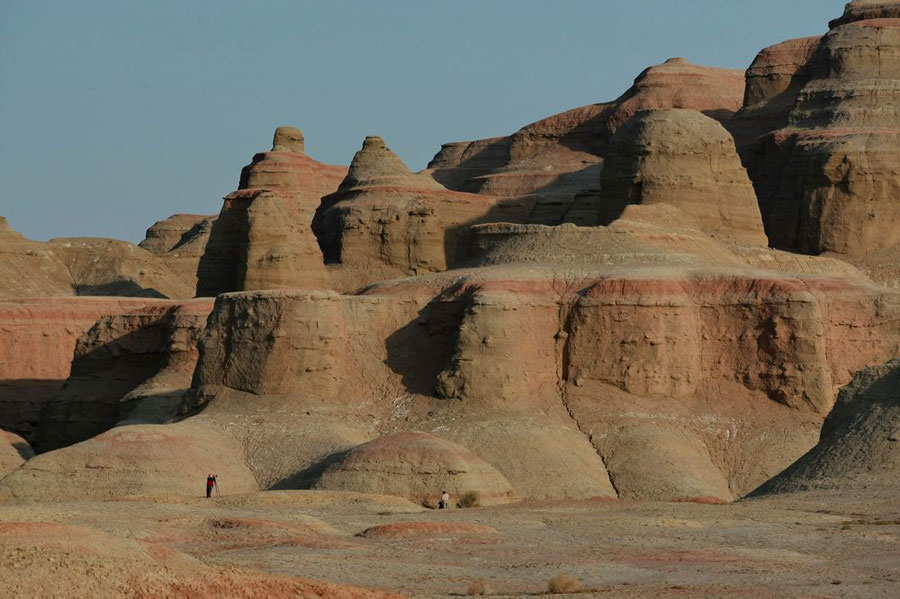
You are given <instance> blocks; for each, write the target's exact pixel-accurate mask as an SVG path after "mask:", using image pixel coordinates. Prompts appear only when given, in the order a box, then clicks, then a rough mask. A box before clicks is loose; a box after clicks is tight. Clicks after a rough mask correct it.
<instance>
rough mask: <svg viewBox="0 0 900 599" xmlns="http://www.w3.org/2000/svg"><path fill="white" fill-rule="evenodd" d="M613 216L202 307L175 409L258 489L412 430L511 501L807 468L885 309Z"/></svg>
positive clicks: (868, 288) (737, 252)
mask: <svg viewBox="0 0 900 599" xmlns="http://www.w3.org/2000/svg"><path fill="white" fill-rule="evenodd" d="M648 212H649V213H651V214H650V215H649V216H645V214H643V213H648ZM655 212H660V213H661V214H657V215H655V216H654V215H653V214H652V213H655ZM625 217H626V218H624V219H620V220H619V221H616V222H615V223H613V225H611V226H610V227H594V228H581V227H574V226H564V227H544V226H536V225H498V224H492V225H482V226H480V227H476V230H475V235H476V243H475V247H476V248H478V249H479V251H481V252H482V253H483V254H482V257H481V258H480V261H481V262H480V266H479V267H478V268H471V269H466V270H457V271H448V272H445V273H436V274H432V275H428V276H420V277H414V278H409V279H401V280H397V281H393V282H387V283H379V284H375V285H371V286H369V287H368V288H366V289H365V290H364V291H363V292H361V293H360V294H357V295H343V296H342V295H337V294H333V293H323V292H317V293H311V292H298V291H289V290H285V291H281V292H258V293H236V294H227V295H224V296H220V297H219V298H218V300H217V303H216V307H215V309H214V310H213V313H212V315H211V317H210V321H209V328H208V331H207V334H206V337H205V338H204V341H203V343H202V345H201V347H202V352H201V358H200V361H199V363H198V368H197V372H196V375H195V377H194V387H195V388H194V391H193V392H192V394H193V395H192V397H193V398H194V399H193V404H192V407H204V409H203V413H202V415H203V417H205V418H211V419H213V420H214V421H216V422H220V423H222V426H228V427H229V430H232V432H233V434H234V435H235V436H236V437H237V438H239V439H242V442H243V443H244V444H245V446H246V447H247V458H248V465H249V466H250V468H251V469H252V470H253V471H254V473H255V475H256V476H257V478H258V479H259V480H260V482H261V484H262V485H263V486H264V487H275V488H289V487H292V486H297V487H306V486H309V485H312V484H315V481H317V480H319V477H321V476H322V474H321V473H323V472H328V471H329V470H328V469H329V468H335V469H338V468H340V466H339V464H340V463H341V460H342V459H343V458H344V456H345V454H346V455H348V456H349V455H351V454H352V452H353V449H352V448H353V447H355V446H357V445H360V444H361V443H363V442H365V441H370V440H372V439H377V438H379V437H382V436H383V435H386V434H388V435H389V434H393V433H397V432H403V431H422V432H426V433H429V434H430V435H433V436H435V437H439V438H441V439H444V440H447V441H451V442H453V443H455V444H457V445H459V446H462V447H464V448H466V449H467V450H469V451H471V452H473V453H474V454H475V455H477V456H478V457H479V458H480V459H482V460H484V461H485V462H486V463H487V464H489V465H490V466H491V467H493V468H494V469H496V471H497V472H499V473H500V474H501V475H502V476H503V477H504V478H505V479H506V480H507V481H508V482H509V484H510V486H511V488H512V490H513V491H514V492H515V493H516V494H517V495H519V496H522V497H532V498H546V497H581V498H584V497H592V496H619V497H634V498H648V499H682V498H690V499H702V500H706V499H708V498H714V499H715V500H720V501H721V500H730V499H733V498H735V497H738V496H740V495H742V494H744V493H746V492H748V491H749V490H751V489H753V488H755V487H756V486H757V485H759V484H760V483H761V482H762V481H764V480H766V479H768V478H769V477H771V476H773V475H774V474H776V473H777V472H779V471H780V470H782V469H783V468H784V467H786V466H787V465H788V464H789V463H790V462H792V461H793V460H795V459H796V458H797V457H799V456H800V455H802V454H803V453H804V452H805V451H807V450H808V449H809V447H811V446H812V445H813V444H814V442H815V436H816V433H817V431H818V428H819V426H820V424H821V422H822V420H823V418H824V417H825V414H827V413H828V411H829V410H830V408H831V405H832V402H833V398H834V392H835V390H836V388H837V387H838V386H840V385H843V384H844V383H846V382H847V381H848V380H849V378H850V376H851V375H852V373H853V372H854V371H855V370H858V369H859V368H861V367H864V366H865V365H867V364H872V363H877V362H879V361H883V360H884V359H886V358H888V357H890V356H892V355H894V353H896V352H898V351H900V329H898V322H900V320H898V318H897V317H898V315H900V298H898V296H897V295H896V294H894V293H890V292H887V291H886V290H883V289H878V288H876V287H873V286H872V285H871V284H870V283H868V282H867V281H866V279H865V278H864V277H863V276H862V275H860V274H859V273H856V274H853V269H852V268H851V267H849V266H847V265H846V264H843V263H841V262H838V261H829V260H826V259H823V258H812V257H803V256H795V255H791V254H783V253H781V252H775V251H772V250H769V249H766V248H763V247H757V248H752V247H747V246H744V247H735V246H731V245H728V244H727V243H725V242H722V241H717V240H716V239H715V238H712V237H710V236H708V235H707V234H705V233H703V232H702V231H701V230H699V229H698V228H689V227H688V228H678V227H677V226H676V224H677V223H678V211H677V210H675V209H674V208H672V207H668V206H658V205H657V206H631V207H629V208H628V210H626V215H625ZM565 236H571V240H566V239H565V238H564V237H565ZM479 237H483V239H480V240H478V238H479ZM519 240H521V241H523V243H518V241H519ZM542 240H546V244H545V245H541V243H542V242H543V241H542ZM554 247H555V248H559V252H558V253H553V252H551V251H547V248H554ZM473 266H474V265H473ZM764 268H768V269H769V270H763V269H764ZM777 269H783V270H782V271H781V272H779V271H778V270H777ZM788 273H790V274H788ZM385 340H386V341H385ZM723 397H727V398H728V401H723V400H722V398H723ZM237 414H242V415H244V419H245V420H247V421H252V422H253V425H252V426H251V425H250V424H249V423H242V422H240V419H238V418H237V417H236V415H237ZM262 439H265V442H263V441H262ZM300 439H302V442H300ZM373 446H376V447H377V442H376V443H374V444H373ZM278 447H282V448H287V447H290V448H293V450H292V451H293V452H294V453H293V454H290V452H287V451H284V450H281V451H279V450H278V449H277V448H278ZM348 450H350V453H349V454H347V453H346V452H347V451H348ZM354 472H357V471H356V470H354ZM354 476H355V475H354Z"/></svg>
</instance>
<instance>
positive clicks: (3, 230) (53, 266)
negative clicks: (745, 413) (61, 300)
mask: <svg viewBox="0 0 900 599" xmlns="http://www.w3.org/2000/svg"><path fill="white" fill-rule="evenodd" d="M73 294H74V291H73V289H72V275H71V273H70V272H69V271H68V269H67V268H66V265H65V264H64V263H63V262H62V261H61V260H60V259H59V258H58V257H57V255H56V254H55V252H53V250H52V249H51V248H50V247H49V244H46V243H41V242H39V241H32V240H30V239H26V238H25V237H24V236H22V234H20V233H18V232H16V231H14V230H13V229H12V228H11V227H10V226H9V223H8V222H7V221H6V218H4V217H2V216H0V298H4V299H5V298H23V297H55V296H66V295H73Z"/></svg>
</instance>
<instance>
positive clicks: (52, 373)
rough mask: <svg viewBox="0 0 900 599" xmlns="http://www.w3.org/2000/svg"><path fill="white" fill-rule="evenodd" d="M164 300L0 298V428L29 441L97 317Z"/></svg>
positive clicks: (131, 309) (60, 386) (122, 312)
mask: <svg viewBox="0 0 900 599" xmlns="http://www.w3.org/2000/svg"><path fill="white" fill-rule="evenodd" d="M163 303H164V302H163V301H161V300H147V299H129V298H99V297H79V298H44V299H32V300H17V301H4V302H0V427H3V428H5V429H7V430H10V431H13V432H15V433H17V434H19V435H21V436H22V437H24V438H26V439H28V440H33V438H34V437H33V435H34V431H35V429H36V427H37V424H38V420H39V418H40V414H41V410H42V409H43V407H44V405H45V403H46V402H47V400H49V399H50V398H51V397H52V396H53V395H54V394H55V393H57V392H58V391H59V390H60V389H61V388H62V385H63V383H64V382H65V380H66V379H67V378H68V376H69V373H70V369H71V363H72V357H73V355H74V353H75V346H76V343H77V341H78V339H79V338H80V337H81V336H82V335H83V334H84V333H85V332H86V331H88V330H89V329H90V328H91V327H92V326H93V325H94V323H95V322H97V320H98V319H100V318H101V317H102V316H106V317H109V318H114V317H116V316H117V315H123V314H129V313H134V312H135V311H139V310H141V309H142V308H144V307H146V306H148V305H159V304H163Z"/></svg>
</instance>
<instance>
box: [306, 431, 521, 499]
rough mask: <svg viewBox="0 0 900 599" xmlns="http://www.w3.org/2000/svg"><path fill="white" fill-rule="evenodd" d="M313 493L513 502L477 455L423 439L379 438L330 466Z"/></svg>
mask: <svg viewBox="0 0 900 599" xmlns="http://www.w3.org/2000/svg"><path fill="white" fill-rule="evenodd" d="M312 486H313V488H315V489H326V490H332V491H355V492H359V493H380V494H386V495H398V496H400V497H406V498H407V499H410V500H412V501H415V502H418V503H422V504H428V505H432V506H437V503H438V500H439V499H440V495H441V492H442V491H444V490H446V491H447V492H448V493H449V494H450V495H451V497H455V498H457V499H459V498H461V497H464V496H466V495H471V496H472V497H477V501H478V503H479V504H480V505H496V504H502V503H509V502H510V501H513V500H514V499H515V494H514V493H513V490H512V487H510V485H509V482H508V481H507V480H506V478H504V476H503V475H502V474H500V473H499V472H497V470H496V469H494V468H493V467H492V466H490V465H489V464H488V463H486V462H485V461H484V460H482V459H481V458H479V457H478V456H477V455H475V454H474V453H472V452H471V451H469V450H468V449H466V448H465V447H461V446H459V445H457V444H455V443H451V442H450V441H446V440H444V439H439V438H437V437H434V436H432V435H429V434H426V433H418V432H406V433H397V434H394V435H387V436H384V437H379V438H378V439H376V440H374V441H371V442H369V443H364V444H362V445H359V446H357V447H354V448H353V449H351V450H350V451H348V452H347V454H346V455H344V456H342V457H340V459H337V460H336V461H335V462H334V463H333V464H331V465H330V466H328V467H327V468H326V469H325V470H324V472H322V474H321V475H320V476H318V477H317V479H316V481H315V482H314V483H313V485H312Z"/></svg>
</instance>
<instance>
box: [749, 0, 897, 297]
mask: <svg viewBox="0 0 900 599" xmlns="http://www.w3.org/2000/svg"><path fill="white" fill-rule="evenodd" d="M898 17H900V3H897V2H871V1H866V2H851V3H850V4H848V5H847V8H846V11H845V14H844V16H843V17H842V18H840V19H837V20H835V21H833V22H832V23H831V30H830V31H829V32H828V33H827V34H826V35H825V36H824V37H822V38H821V40H807V41H802V40H801V41H797V42H789V43H786V44H785V45H782V46H781V49H783V50H785V51H786V52H787V53H788V54H790V55H791V56H790V57H788V58H787V59H785V62H786V63H787V64H786V65H785V67H784V71H785V73H784V74H783V75H782V76H780V77H773V76H771V75H770V76H769V77H768V78H769V81H770V83H769V84H768V85H767V86H765V87H766V88H765V89H760V90H759V91H758V92H756V93H754V94H748V97H747V106H745V108H744V109H743V110H742V111H741V113H740V114H739V115H738V117H737V118H736V123H737V127H736V129H735V130H736V132H737V133H736V135H737V136H738V140H739V143H740V144H741V145H742V155H743V157H744V161H745V164H746V165H747V167H748V169H749V171H750V175H751V178H752V179H753V181H754V185H755V187H756V190H757V193H758V195H759V200H760V207H761V210H762V215H763V220H764V222H765V225H766V232H767V234H768V236H769V239H770V242H771V243H772V245H774V246H776V247H785V248H790V249H793V250H798V251H802V252H806V253H812V254H818V253H821V252H826V251H831V252H836V253H839V254H843V255H847V256H848V259H850V260H851V261H862V262H865V261H866V255H867V254H869V253H871V252H880V251H885V250H890V249H892V248H894V247H896V246H897V245H898V244H900V237H898V236H900V227H898V226H897V223H898V222H900V205H898V204H897V202H896V197H897V196H898V193H900V163H898V156H900V153H898V152H897V147H898V145H900V112H898V110H897V108H896V107H897V106H898V105H900V104H898V93H900V91H898V90H900V87H898V81H900V18H898ZM778 48H779V47H776V49H773V50H770V51H769V52H765V51H764V53H763V54H761V55H760V57H759V58H758V59H757V63H755V65H754V67H751V70H750V71H748V81H751V80H754V79H758V78H759V76H760V74H761V73H760V71H761V70H765V69H767V68H768V67H767V66H766V65H767V63H769V64H771V63H774V62H777V59H776V58H775V57H776V56H777V55H778V54H780V52H779V51H777V49H778ZM776 80H777V81H776ZM754 102H755V103H754ZM760 115H763V116H762V118H760ZM754 120H755V121H756V122H755V123H754V122H753V121H754ZM748 122H751V124H752V126H751V127H750V130H751V131H749V132H748V130H747V128H744V129H742V127H744V126H745V125H746V124H747V123H748ZM882 268H883V267H882ZM886 278H888V279H889V278H891V277H890V276H888V277H886ZM893 278H894V279H895V280H896V279H897V278H900V271H895V272H894V277H893Z"/></svg>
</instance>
